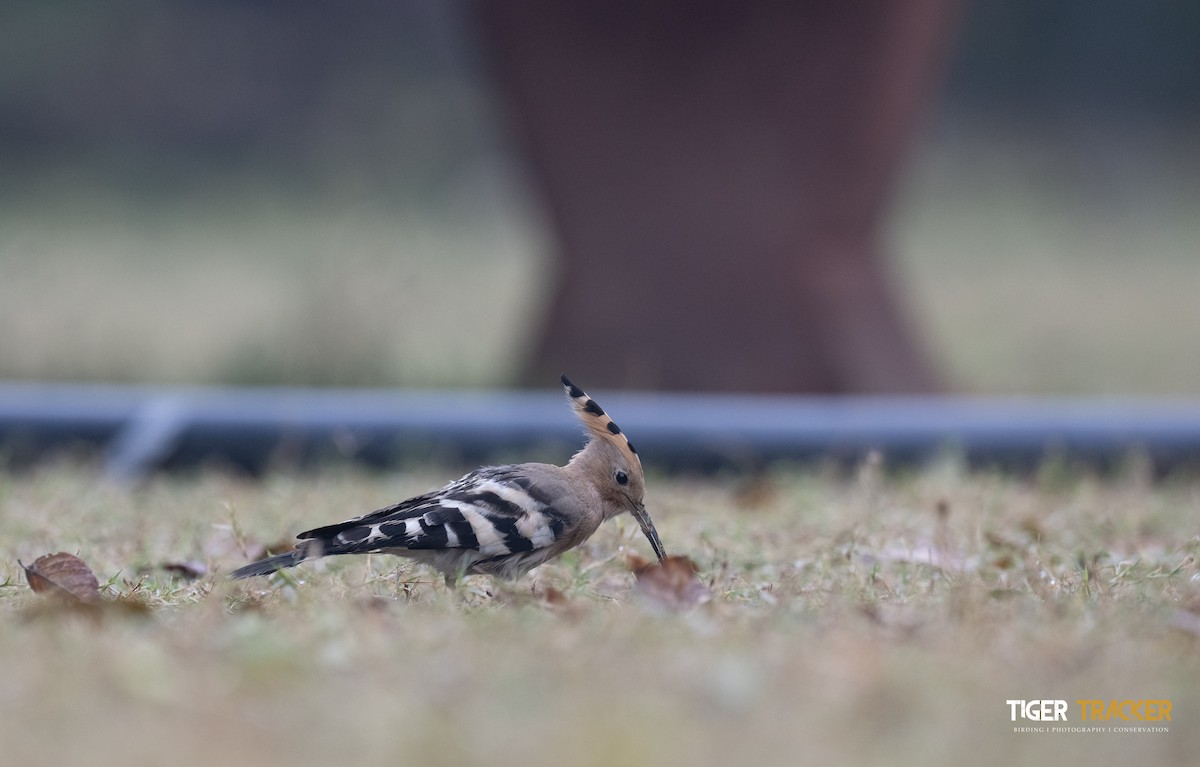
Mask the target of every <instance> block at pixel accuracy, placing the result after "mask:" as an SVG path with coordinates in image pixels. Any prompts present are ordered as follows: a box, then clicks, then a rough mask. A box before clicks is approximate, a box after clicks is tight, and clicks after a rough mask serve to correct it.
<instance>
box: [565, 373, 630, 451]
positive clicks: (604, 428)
mask: <svg viewBox="0 0 1200 767" xmlns="http://www.w3.org/2000/svg"><path fill="white" fill-rule="evenodd" d="M562 385H563V388H564V389H566V392H567V397H569V398H570V400H571V407H572V408H573V409H574V410H575V415H577V416H578V417H579V420H580V421H581V422H582V423H583V426H584V428H585V429H587V432H588V434H589V435H590V436H591V437H592V439H596V440H600V441H601V442H604V443H608V444H610V445H612V446H614V447H616V448H617V449H618V450H620V451H621V452H623V453H626V454H627V457H628V459H629V461H630V463H631V464H634V465H636V466H637V467H638V468H641V465H642V461H641V459H640V458H638V454H637V449H636V448H634V446H633V443H632V442H630V441H629V437H626V436H625V435H624V434H623V433H622V432H621V427H620V426H617V424H616V423H615V422H614V421H613V419H612V418H610V417H609V415H608V413H605V412H604V408H602V407H600V405H598V404H597V403H596V400H594V399H592V398H591V397H589V396H588V395H587V392H585V391H584V390H583V389H580V388H579V387H578V386H576V385H575V384H573V383H571V379H569V378H567V377H566V376H565V375H564V376H563V377H562Z"/></svg>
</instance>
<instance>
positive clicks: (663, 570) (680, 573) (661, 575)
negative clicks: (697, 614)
mask: <svg viewBox="0 0 1200 767" xmlns="http://www.w3.org/2000/svg"><path fill="white" fill-rule="evenodd" d="M630 567H631V569H632V570H633V574H634V576H636V577H637V587H636V591H637V593H638V595H639V596H640V597H641V598H642V599H643V600H644V601H645V602H646V603H647V604H649V605H650V606H652V607H656V608H659V609H662V610H670V611H678V610H683V609H685V608H688V607H695V606H696V605H698V604H702V603H704V602H707V601H708V600H709V599H711V598H712V592H711V591H709V590H708V587H707V586H705V585H704V584H703V583H702V582H701V581H700V579H699V578H697V577H696V573H698V572H699V571H700V568H699V567H697V566H696V563H695V562H693V561H692V560H691V559H690V558H689V557H682V556H669V557H667V558H666V559H664V560H663V561H662V562H658V563H655V564H649V563H647V562H646V560H644V559H642V558H641V557H638V556H633V557H631V558H630Z"/></svg>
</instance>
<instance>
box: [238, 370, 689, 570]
mask: <svg viewBox="0 0 1200 767" xmlns="http://www.w3.org/2000/svg"><path fill="white" fill-rule="evenodd" d="M562 383H563V387H564V388H565V389H566V392H567V396H568V397H569V398H570V400H571V404H572V407H573V408H574V410H575V414H576V415H577V416H578V417H579V420H580V421H581V422H582V423H583V425H584V427H585V428H586V429H587V433H588V442H587V444H586V445H584V447H583V449H582V450H580V451H579V452H578V453H576V454H575V456H574V457H573V458H571V460H570V462H568V463H567V465H566V466H554V465H552V464H547V463H520V464H511V465H507V466H489V467H484V468H482V469H477V470H475V471H473V472H471V473H470V474H467V475H466V476H464V477H462V478H461V479H458V480H456V481H454V482H451V483H450V484H448V485H446V486H445V487H443V488H441V489H440V490H435V491H433V492H430V493H426V494H425V495H420V496H417V497H415V498H409V499H407V500H405V501H401V502H400V503H397V504H395V505H393V506H388V507H386V508H383V509H379V510H378V511H373V512H371V513H370V514H366V515H364V516H361V517H356V518H354V519H351V520H347V521H346V522H340V523H338V524H335V525H329V526H327V527H319V528H316V529H314V530H309V531H307V532H304V533H301V534H300V535H299V536H298V537H299V538H300V539H301V542H300V543H299V544H298V545H297V546H296V549H295V550H294V551H291V552H288V553H286V554H281V555H279V556H275V557H270V558H269V559H265V560H262V561H261V562H254V563H252V564H249V565H247V566H245V567H243V568H241V569H239V570H235V571H234V573H233V577H234V578H246V577H250V576H254V575H266V574H268V573H272V572H275V571H276V570H278V569H280V568H283V567H292V566H293V565H297V564H299V563H301V562H303V561H305V560H307V559H314V558H316V557H321V556H329V555H333V554H362V553H369V552H386V553H390V554H398V555H400V556H406V557H411V558H413V559H416V560H418V561H421V562H424V563H426V564H428V565H431V566H433V567H435V568H437V569H438V570H439V571H441V572H442V573H443V574H444V575H445V577H446V579H447V581H448V582H450V581H453V580H455V579H456V578H458V576H460V575H463V574H471V573H481V574H488V575H496V576H500V577H505V578H515V577H518V576H520V575H522V574H523V573H525V572H527V571H529V570H530V569H532V568H534V567H537V566H538V565H540V564H542V563H543V562H545V561H547V560H549V559H552V558H554V557H556V556H558V555H559V554H561V553H563V552H564V551H567V550H569V549H572V548H574V547H575V546H578V545H579V544H581V543H583V542H584V541H586V540H587V539H588V538H590V537H591V536H592V534H593V533H595V532H596V530H597V528H599V527H600V524H601V523H602V522H604V521H605V520H606V519H611V518H613V517H615V516H617V515H619V514H623V513H625V512H629V513H630V514H632V515H633V516H634V518H635V519H637V521H638V524H639V525H640V526H641V529H642V532H643V533H644V534H645V536H646V539H647V540H648V541H649V542H650V545H651V547H652V548H653V549H654V553H655V555H656V556H658V558H659V559H662V558H663V557H664V556H665V552H664V550H663V547H662V543H661V542H660V541H659V538H658V532H657V531H656V530H655V528H654V523H653V522H652V521H651V520H650V516H649V515H648V514H647V512H646V507H645V502H644V498H643V496H644V493H645V477H644V475H643V474H642V463H641V460H640V459H639V458H638V455H637V451H636V450H634V448H633V445H632V444H630V442H629V440H628V439H627V438H626V437H625V435H624V434H623V433H622V432H621V429H620V428H619V427H618V426H617V425H616V424H615V423H614V422H613V420H612V419H611V418H610V417H609V416H608V414H606V413H605V412H604V410H603V408H601V407H600V406H599V405H598V404H596V401H595V400H593V399H592V398H591V397H589V396H587V394H585V393H584V392H583V390H582V389H580V388H579V387H577V386H575V385H574V384H573V383H571V381H570V380H568V379H567V377H566V376H563V377H562Z"/></svg>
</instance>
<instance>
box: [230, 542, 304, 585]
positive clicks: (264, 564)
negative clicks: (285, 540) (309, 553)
mask: <svg viewBox="0 0 1200 767" xmlns="http://www.w3.org/2000/svg"><path fill="white" fill-rule="evenodd" d="M305 559H307V557H305V556H304V552H302V551H301V550H300V549H296V550H295V551H289V552H287V553H284V554H276V555H275V556H273V557H267V558H266V559H261V560H259V561H257V562H251V563H250V564H248V565H246V566H245V567H239V568H238V569H236V570H234V571H233V572H232V573H230V574H229V577H230V578H233V579H234V580H239V579H241V578H253V577H254V576H256V575H270V574H271V573H273V572H275V571H276V570H282V569H283V568H285V567H295V566H296V565H298V564H300V563H301V562H303V561H304V560H305Z"/></svg>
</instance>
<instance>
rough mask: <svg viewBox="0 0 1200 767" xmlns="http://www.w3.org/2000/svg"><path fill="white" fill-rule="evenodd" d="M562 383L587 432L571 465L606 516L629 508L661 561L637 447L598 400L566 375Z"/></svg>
mask: <svg viewBox="0 0 1200 767" xmlns="http://www.w3.org/2000/svg"><path fill="white" fill-rule="evenodd" d="M562 384H563V388H564V389H565V390H566V392H567V397H568V398H569V399H570V400H571V407H572V408H573V409H574V410H575V415H576V416H578V417H579V420H580V421H581V422H582V423H583V426H584V428H585V429H586V430H587V433H588V443H587V445H585V446H584V448H583V449H582V450H580V451H579V452H578V453H577V454H576V455H575V457H574V458H572V459H571V464H573V465H575V466H577V467H578V468H579V469H580V470H581V471H583V472H584V473H585V475H586V476H587V478H588V480H589V481H590V482H591V483H592V485H593V486H594V487H595V488H596V489H597V491H598V492H599V493H600V497H601V498H602V499H603V500H604V508H605V512H604V514H605V518H608V517H614V516H616V515H618V514H621V513H623V512H626V511H628V512H629V513H630V514H632V515H633V518H634V519H636V520H637V523H638V525H639V526H640V527H641V528H642V534H643V535H645V536H646V540H648V541H649V542H650V546H651V548H653V549H654V554H655V556H657V557H658V558H659V559H660V560H661V559H662V558H663V557H664V556H666V552H665V551H664V549H663V545H662V541H660V540H659V538H658V531H657V530H656V529H655V528H654V522H653V521H651V519H650V515H649V514H648V513H647V512H646V504H645V500H644V496H645V492H646V478H645V475H644V474H643V473H642V461H641V459H640V458H638V454H637V450H635V449H634V447H633V443H631V442H630V441H629V438H628V437H626V436H625V434H624V433H623V432H622V431H621V427H619V426H617V424H616V423H614V422H613V419H612V418H610V417H609V415H608V414H607V413H605V412H604V408H602V407H600V405H598V404H597V403H596V400H594V399H592V398H591V397H589V396H588V395H587V394H586V393H585V392H584V391H583V389H580V388H579V387H578V386H576V385H575V384H573V383H571V380H570V379H569V378H567V377H566V376H565V375H564V376H563V377H562Z"/></svg>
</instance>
